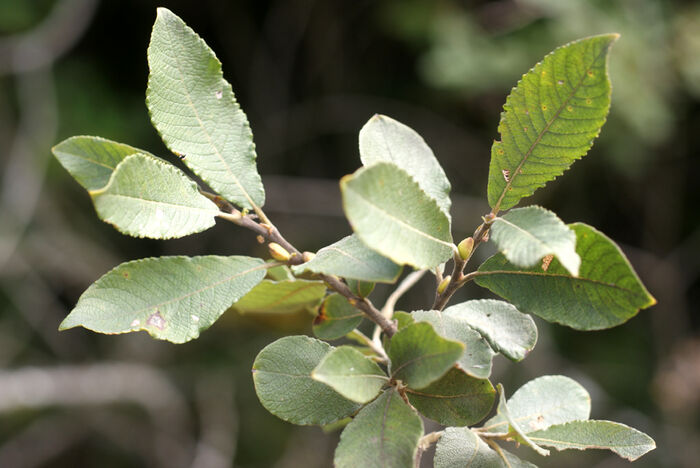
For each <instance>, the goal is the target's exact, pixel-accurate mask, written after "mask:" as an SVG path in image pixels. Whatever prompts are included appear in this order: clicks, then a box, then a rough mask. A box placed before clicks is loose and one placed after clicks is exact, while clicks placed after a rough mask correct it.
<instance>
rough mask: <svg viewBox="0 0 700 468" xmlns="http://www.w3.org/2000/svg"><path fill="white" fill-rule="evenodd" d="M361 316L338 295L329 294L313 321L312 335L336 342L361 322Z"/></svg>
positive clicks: (360, 313) (359, 312) (358, 311)
mask: <svg viewBox="0 0 700 468" xmlns="http://www.w3.org/2000/svg"><path fill="white" fill-rule="evenodd" d="M362 318H363V314H362V312H361V311H360V310H358V309H356V308H355V307H354V306H353V305H351V304H350V303H349V302H348V300H347V299H345V298H344V297H343V296H341V295H340V294H330V295H329V296H328V297H326V299H325V300H324V301H323V304H321V308H320V309H319V311H318V315H317V316H316V318H315V319H314V323H313V331H314V335H316V336H317V337H319V338H321V339H323V340H337V339H338V338H342V337H343V336H345V335H347V334H348V333H350V332H351V331H353V330H354V329H355V328H356V327H357V326H358V325H359V324H360V322H362Z"/></svg>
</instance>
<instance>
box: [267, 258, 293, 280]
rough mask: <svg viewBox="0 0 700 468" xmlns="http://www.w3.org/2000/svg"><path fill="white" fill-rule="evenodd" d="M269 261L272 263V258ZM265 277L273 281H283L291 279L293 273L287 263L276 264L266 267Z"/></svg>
mask: <svg viewBox="0 0 700 468" xmlns="http://www.w3.org/2000/svg"><path fill="white" fill-rule="evenodd" d="M270 263H274V260H271V261H270ZM267 278H268V279H271V280H273V281H284V280H293V279H294V275H293V274H292V271H291V270H290V269H289V267H288V266H287V265H278V266H274V267H272V268H268V269H267Z"/></svg>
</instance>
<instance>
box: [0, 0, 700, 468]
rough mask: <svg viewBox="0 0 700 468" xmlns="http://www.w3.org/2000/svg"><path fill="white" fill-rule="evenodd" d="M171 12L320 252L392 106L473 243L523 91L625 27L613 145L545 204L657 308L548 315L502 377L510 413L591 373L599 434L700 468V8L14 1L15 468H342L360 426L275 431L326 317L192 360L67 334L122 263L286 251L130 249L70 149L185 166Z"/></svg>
mask: <svg viewBox="0 0 700 468" xmlns="http://www.w3.org/2000/svg"><path fill="white" fill-rule="evenodd" d="M157 6H166V7H168V8H170V9H172V10H173V11H174V12H175V13H176V14H178V15H179V16H181V17H182V18H183V19H184V20H185V21H186V22H187V23H188V24H189V25H190V26H192V27H193V28H194V29H195V30H196V31H197V32H198V33H199V34H201V35H202V36H203V37H204V38H205V40H206V41H207V42H208V43H209V44H210V45H211V46H212V47H213V49H214V50H215V51H216V52H217V54H218V56H219V58H220V59H221V61H222V62H223V64H224V73H225V75H226V77H227V79H228V80H229V81H230V82H231V83H232V85H233V88H234V90H235V91H236V93H237V97H238V99H239V101H240V102H241V104H242V106H243V108H244V109H245V110H246V112H247V114H248V116H249V119H250V121H251V125H252V127H253V131H254V134H255V139H256V144H257V149H258V155H259V156H258V164H259V168H260V172H261V173H262V175H263V182H264V183H265V185H266V189H267V192H268V202H267V206H266V211H267V212H268V214H269V215H270V216H271V217H272V218H273V220H274V221H275V222H276V224H277V225H278V226H279V228H280V229H281V230H282V231H283V232H284V233H285V234H286V237H287V238H289V239H290V240H291V241H292V242H293V243H295V244H296V245H297V246H298V247H299V248H301V249H304V250H317V249H318V248H320V247H322V246H324V245H327V244H329V243H331V242H333V241H335V240H337V239H339V238H340V237H342V236H344V235H346V234H348V233H349V232H350V229H349V226H348V224H347V222H346V221H345V220H344V218H343V215H342V210H341V207H340V197H339V191H338V186H337V179H338V178H339V177H341V176H343V175H345V174H347V173H350V172H352V171H354V170H355V169H356V168H357V167H358V166H359V158H358V154H357V132H358V130H359V129H360V127H361V126H362V124H363V123H364V122H365V121H366V120H367V119H368V118H369V117H371V115H372V114H374V113H377V112H379V113H384V114H387V115H390V116H392V117H394V118H396V119H398V120H400V121H402V122H404V123H406V124H408V125H410V126H412V127H413V128H414V129H416V130H417V131H418V132H419V133H421V134H422V135H423V136H424V138H425V139H426V141H427V142H428V144H429V145H431V147H432V148H433V150H434V151H435V153H436V155H437V157H438V158H439V159H440V161H441V162H442V164H443V166H444V167H445V169H446V172H447V174H448V176H449V178H450V180H451V182H452V185H453V194H454V207H453V212H452V215H453V218H454V225H455V236H456V237H457V238H458V239H457V240H459V239H461V238H463V237H465V236H466V235H468V234H470V232H471V231H472V230H473V229H474V228H475V227H476V226H477V225H478V223H479V216H480V215H483V214H485V213H486V212H487V211H488V207H487V205H486V203H485V201H484V200H485V189H486V176H487V172H488V171H487V168H488V160H489V148H490V145H491V142H492V141H493V140H494V139H496V138H498V135H497V132H496V126H497V123H498V119H499V113H500V111H501V106H502V105H503V102H504V101H505V97H506V95H507V94H508V92H509V90H510V88H511V87H512V86H514V84H515V83H516V82H517V80H518V79H519V78H520V76H521V75H522V74H523V73H524V72H526V71H527V70H528V69H529V68H530V67H531V66H532V65H533V64H534V63H535V62H537V61H538V60H539V59H541V57H542V56H543V55H544V54H546V53H548V52H549V51H551V50H552V49H553V48H555V47H557V46H559V45H561V44H564V43H566V42H568V41H571V40H574V39H577V38H580V37H584V36H589V35H593V34H597V33H602V32H613V31H615V32H619V33H621V34H622V38H621V39H620V40H619V41H618V43H617V44H616V45H615V47H614V49H613V53H612V56H611V67H612V72H611V74H612V81H613V88H614V91H613V106H612V111H611V113H610V117H609V120H608V123H607V124H606V126H605V127H604V128H603V132H602V135H601V137H600V139H599V141H598V142H597V143H596V145H595V146H594V148H593V150H592V151H591V152H590V153H589V155H588V156H587V157H586V158H584V159H583V160H582V161H580V162H577V163H576V164H575V165H574V166H573V168H572V169H571V170H570V171H569V172H568V173H567V174H566V175H565V177H562V178H560V179H558V180H556V181H555V182H553V183H551V184H550V185H549V186H548V188H547V189H545V190H541V191H540V192H538V193H537V194H536V195H535V196H534V197H532V198H531V199H530V200H528V202H531V203H538V204H541V205H543V206H545V207H547V208H549V209H552V210H554V211H556V212H557V213H558V214H559V215H560V216H561V218H562V219H564V220H565V221H567V222H573V221H584V222H587V223H589V224H592V225H594V226H596V227H598V228H599V229H601V230H602V231H604V232H606V233H607V234H608V235H610V236H611V237H612V238H613V239H615V240H616V241H618V242H619V243H620V244H621V246H622V248H623V250H624V251H625V252H626V253H627V255H628V256H629V258H630V259H631V261H632V263H633V264H634V265H635V267H636V268H637V270H638V272H639V274H640V276H641V277H642V279H643V280H644V282H645V283H646V284H647V286H648V287H649V289H650V291H651V292H652V294H654V295H655V296H656V298H657V299H658V300H659V305H657V306H656V307H654V308H653V309H651V310H649V311H644V312H641V313H640V314H639V316H637V317H635V318H634V319H632V320H631V321H630V322H629V323H627V324H625V325H623V326H621V327H619V328H616V329H613V330H608V331H601V332H595V333H582V332H575V331H572V330H568V329H565V328H563V327H558V326H550V325H548V324H546V323H544V322H542V321H539V320H538V325H539V327H540V340H539V343H538V346H537V347H536V348H535V350H534V351H533V352H532V354H531V355H530V356H528V358H527V359H525V361H523V362H522V363H520V364H516V365H513V364H512V363H508V362H505V361H503V360H499V361H498V363H497V365H496V367H495V371H494V380H495V381H502V382H503V383H504V384H505V386H506V390H507V393H508V394H511V393H512V392H513V391H514V390H515V389H516V388H517V387H519V386H520V385H522V384H523V383H524V382H526V381H527V380H529V379H531V378H533V377H536V376H538V375H542V374H556V373H561V374H565V375H568V376H571V377H574V378H576V379H578V380H579V381H581V382H582V383H583V384H584V385H585V386H586V388H587V389H588V390H589V391H590V392H591V394H592V397H593V405H594V410H593V412H594V414H593V416H594V417H596V418H605V419H612V420H618V421H622V422H626V423H628V424H630V425H632V426H635V427H638V428H640V429H642V430H644V431H645V432H647V433H649V434H650V435H652V436H653V437H654V438H655V439H656V441H657V444H658V446H659V447H658V449H657V450H656V451H654V452H652V453H651V454H649V455H647V456H646V457H644V458H643V459H641V460H640V461H638V462H637V463H636V466H639V467H688V468H690V467H695V466H697V460H698V459H700V338H699V335H698V329H699V328H700V316H699V315H698V314H697V305H696V304H697V302H698V301H699V300H700V283H699V281H698V280H699V276H700V225H699V223H698V217H699V216H698V209H697V206H698V203H700V190H698V183H697V181H696V180H695V179H696V177H697V174H698V173H699V172H700V166H699V165H698V151H699V148H700V4H698V3H697V2H683V1H680V0H676V1H672V0H665V1H662V0H618V1H607V0H501V1H479V0H463V1H458V0H435V1H429V0H383V1H373V0H340V1H334V2H322V1H314V0H277V1H273V0H270V1H261V0H249V1H244V0H238V1H216V0H199V1H197V2H191V1H184V0H181V1H167V0H162V1H160V2H154V1H149V0H121V1H114V0H103V1H98V0H0V177H1V179H0V180H1V181H2V182H1V184H2V185H0V466H2V467H11V468H24V467H27V468H28V467H91V466H100V467H107V468H110V467H190V466H192V467H206V468H218V467H230V466H237V467H251V468H253V467H270V466H274V467H297V466H304V467H323V466H329V465H330V463H331V462H330V460H331V457H332V451H333V448H334V445H335V443H336V439H337V436H338V434H337V432H334V433H331V434H330V435H324V434H323V433H322V431H321V430H320V429H317V428H297V427H293V426H290V425H288V424H285V423H283V422H281V421H279V420H277V419H276V418H275V417H274V416H271V415H269V414H267V413H266V412H265V411H264V410H263V409H262V408H261V406H260V405H259V403H258V402H257V399H256V397H255V394H254V390H253V385H252V379H251V378H250V367H251V364H252V362H253V359H254V356H255V355H256V353H257V352H258V351H259V350H260V349H261V348H262V347H263V346H264V345H266V344H267V343H269V342H270V341H272V340H273V339H275V338H276V337H278V336H281V335H283V334H289V333H308V332H309V330H310V315H309V314H308V313H307V312H300V313H299V314H294V315H289V316H284V317H282V316H267V317H253V316H244V317H241V316H238V315H236V314H235V313H233V312H229V313H228V314H226V315H225V316H224V317H223V318H222V319H221V320H220V321H219V322H218V323H217V324H216V325H215V326H213V327H212V328H211V329H210V330H209V331H207V332H206V333H204V334H203V335H202V337H201V338H200V339H199V340H197V341H195V342H191V343H188V344H185V345H180V346H175V345H171V344H169V343H163V342H156V341H153V340H151V339H150V338H148V337H147V336H144V334H136V335H123V336H101V335H96V334H92V333H90V332H87V331H85V330H82V329H80V330H72V331H68V332H63V333H60V334H59V333H58V332H57V326H58V324H59V323H60V321H61V320H62V318H63V317H64V316H65V315H66V314H67V312H68V311H69V310H70V309H71V307H72V306H73V305H74V304H75V302H76V301H77V299H78V297H79V296H80V294H81V293H82V291H83V290H84V289H85V288H86V287H87V286H88V285H89V284H90V283H92V282H93V281H94V280H96V279H97V278H98V277H99V276H100V275H102V274H103V273H105V272H106V271H108V270H109V269H110V268H112V267H113V266H115V265H116V264H118V263H120V262H123V261H126V260H131V259H135V258H140V257H145V256H156V255H172V254H187V255H196V254H205V253H216V254H223V255H226V254H253V255H264V252H263V251H262V250H261V248H260V246H259V245H258V244H257V243H256V242H255V239H254V238H253V236H252V235H251V234H250V233H249V232H242V231H241V230H239V229H236V228H235V227H233V226H228V225H219V226H216V227H215V228H213V229H211V230H210V231H208V232H206V233H203V234H200V235H196V236H190V237H188V238H184V239H179V240H172V241H165V242H156V241H151V240H144V239H133V238H127V237H124V236H121V235H119V234H118V233H117V232H116V231H114V230H113V229H112V228H110V227H109V226H108V225H106V224H104V223H102V222H100V221H99V220H98V219H97V217H96V216H95V215H94V210H93V209H92V207H91V203H90V200H89V197H88V196H87V195H86V194H85V193H84V191H83V190H82V189H81V188H80V187H79V186H78V184H76V183H75V182H74V181H73V180H72V179H71V178H70V177H69V175H68V174H67V173H66V172H65V171H64V170H63V169H62V168H61V167H60V166H59V164H57V162H56V161H55V160H54V159H53V158H52V156H51V154H50V147H51V146H52V145H53V144H55V143H56V142H58V141H60V140H61V139H63V138H66V137H69V136H72V135H76V134H91V135H101V136H104V137H107V138H111V139H115V140H120V141H124V142H126V143H130V144H132V145H135V146H139V147H142V148H145V149H147V150H149V151H152V152H153V153H155V154H158V155H160V156H163V157H168V158H170V160H171V161H173V162H175V163H178V161H177V159H176V158H174V157H173V156H172V155H168V154H167V151H166V149H165V147H164V146H163V144H162V143H161V142H160V140H159V138H158V136H157V134H156V132H155V131H154V130H153V129H152V127H151V126H150V123H149V118H148V115H147V112H146V107H145V104H144V92H145V86H146V79H147V75H148V70H147V65H146V47H147V45H148V38H149V34H150V28H151V25H152V22H153V20H154V18H155V8H156V7H157ZM487 250H488V249H485V250H484V251H483V252H481V256H482V258H484V256H485V255H487V254H488V251H487ZM432 286H433V285H432V284H431V283H430V281H429V280H428V279H425V280H423V283H421V284H419V286H418V288H416V289H415V291H412V293H411V294H409V295H408V296H406V297H405V299H404V300H402V302H400V303H399V306H400V308H403V309H406V310H411V309H414V308H424V307H427V304H429V302H430V301H431V297H430V293H429V289H430V288H431V287H432ZM387 293H388V291H387V290H386V289H382V288H377V290H376V291H375V292H374V293H373V296H372V299H373V300H374V301H375V302H376V303H381V302H382V299H383V298H384V297H385V296H386V294H387ZM460 294H461V296H460V297H459V298H456V300H460V299H465V298H467V297H480V296H483V295H484V292H483V291H480V290H479V289H478V288H476V287H472V288H465V290H464V291H462V292H461V293H460ZM520 453H521V454H523V455H524V456H525V457H526V458H529V459H530V460H533V461H535V462H537V463H538V465H540V466H543V467H550V466H551V467H554V466H595V467H605V468H608V467H617V466H627V464H625V463H623V462H622V461H621V460H619V459H617V458H616V457H614V456H609V455H608V454H607V453H591V454H583V453H567V452H565V453H562V454H554V455H553V456H552V457H550V459H547V460H542V459H541V458H539V457H538V456H536V455H534V454H532V453H531V452H530V453H527V449H521V451H520ZM426 458H427V457H426ZM426 466H428V465H426Z"/></svg>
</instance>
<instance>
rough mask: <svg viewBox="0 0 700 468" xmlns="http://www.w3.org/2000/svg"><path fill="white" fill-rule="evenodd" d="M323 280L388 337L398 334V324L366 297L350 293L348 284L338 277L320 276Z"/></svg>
mask: <svg viewBox="0 0 700 468" xmlns="http://www.w3.org/2000/svg"><path fill="white" fill-rule="evenodd" d="M319 276H320V277H321V279H322V280H323V281H325V282H326V284H327V285H328V286H329V287H330V288H331V289H333V290H334V291H335V292H337V293H339V294H341V295H342V296H344V297H345V298H346V299H347V300H348V302H350V304H352V305H353V306H355V307H356V308H357V309H359V310H361V311H362V312H364V313H365V315H367V317H368V318H369V319H370V320H371V321H373V322H374V323H376V324H377V325H379V327H380V328H381V329H382V331H383V332H384V333H385V334H386V335H387V336H394V333H396V330H397V328H396V324H395V323H394V322H392V321H391V320H389V319H387V318H386V317H384V316H383V315H382V313H381V312H380V311H379V310H377V308H376V307H374V305H373V304H372V302H370V300H369V299H367V298H366V297H360V296H358V295H356V294H353V292H352V291H350V288H349V287H348V285H347V284H345V283H343V282H342V281H341V280H340V279H339V278H338V277H336V276H330V275H324V274H319Z"/></svg>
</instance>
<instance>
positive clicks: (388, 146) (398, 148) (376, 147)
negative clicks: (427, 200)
mask: <svg viewBox="0 0 700 468" xmlns="http://www.w3.org/2000/svg"><path fill="white" fill-rule="evenodd" d="M360 159H361V160H362V164H364V165H365V166H371V165H372V164H374V163H377V162H382V161H383V162H390V163H394V164H395V165H397V166H398V167H400V168H401V169H403V170H404V171H406V172H408V174H409V175H411V177H413V179H415V181H416V182H418V185H420V188H421V189H423V191H424V192H425V193H427V194H428V196H430V197H431V198H432V199H433V200H435V201H436V202H437V204H438V206H439V207H440V209H441V210H442V212H443V213H444V214H445V215H446V216H447V217H448V218H449V217H450V205H451V203H452V202H451V201H450V188H451V187H450V181H449V180H447V176H446V175H445V171H444V170H443V169H442V166H440V163H439V162H438V160H437V159H436V158H435V155H434V154H433V151H432V150H431V149H430V147H429V146H428V145H427V144H426V143H425V140H423V138H422V137H421V136H420V135H419V134H418V133H416V131H415V130H413V129H412V128H410V127H408V126H407V125H404V124H402V123H401V122H398V121H396V120H394V119H392V118H391V117H387V116H386V115H380V114H375V115H374V116H373V117H372V118H371V119H369V121H368V122H367V123H366V124H365V125H364V127H362V129H361V130H360Z"/></svg>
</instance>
